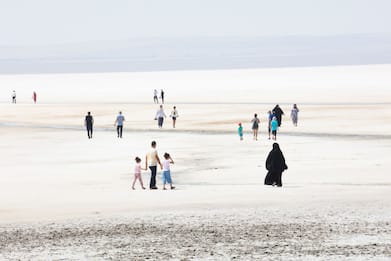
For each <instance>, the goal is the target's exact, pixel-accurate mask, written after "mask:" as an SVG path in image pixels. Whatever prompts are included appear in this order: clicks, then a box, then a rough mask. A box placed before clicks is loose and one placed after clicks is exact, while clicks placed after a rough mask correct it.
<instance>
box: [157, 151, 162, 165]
mask: <svg viewBox="0 0 391 261" xmlns="http://www.w3.org/2000/svg"><path fill="white" fill-rule="evenodd" d="M156 161H157V162H158V163H159V165H160V168H161V169H163V165H162V163H161V162H160V159H159V156H158V155H157V152H156Z"/></svg>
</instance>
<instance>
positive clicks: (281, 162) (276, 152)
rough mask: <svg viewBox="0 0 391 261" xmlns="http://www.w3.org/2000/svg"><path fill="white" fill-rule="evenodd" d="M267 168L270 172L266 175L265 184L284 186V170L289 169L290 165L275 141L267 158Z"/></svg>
mask: <svg viewBox="0 0 391 261" xmlns="http://www.w3.org/2000/svg"><path fill="white" fill-rule="evenodd" d="M266 169H267V170H268V172H267V175H266V177H265V185H272V186H277V187H282V180H281V176H282V172H284V171H285V170H287V169H288V166H287V165H286V163H285V158H284V155H283V154H282V151H281V149H280V146H279V145H278V143H273V149H272V150H271V151H270V152H269V155H268V156H267V159H266Z"/></svg>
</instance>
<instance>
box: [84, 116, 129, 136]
mask: <svg viewBox="0 0 391 261" xmlns="http://www.w3.org/2000/svg"><path fill="white" fill-rule="evenodd" d="M124 121H125V116H124V115H122V111H120V112H119V113H118V115H117V117H116V119H115V121H114V126H116V127H117V137H118V138H121V139H122V130H123V126H124ZM84 126H85V127H86V129H87V136H88V138H89V139H92V133H93V130H94V117H92V115H91V112H90V111H89V112H87V115H86V117H85V119H84Z"/></svg>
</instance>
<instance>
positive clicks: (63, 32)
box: [0, 0, 391, 46]
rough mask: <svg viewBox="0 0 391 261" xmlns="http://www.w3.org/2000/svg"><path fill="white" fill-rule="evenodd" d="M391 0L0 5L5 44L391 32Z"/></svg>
mask: <svg viewBox="0 0 391 261" xmlns="http://www.w3.org/2000/svg"><path fill="white" fill-rule="evenodd" d="M390 10H391V1H389V0H266V1H265V0H137V1H136V0H0V35H1V38H0V45H3V46H4V45H36V44H38V45H41V44H53V43H72V42H75V43H76V42H89V41H97V40H100V41H102V40H107V41H111V40H122V39H130V38H143V37H216V36H235V37H240V36H246V37H260V36H284V35H336V34H337V35H339V34H368V33H369V34H376V33H391V26H390V25H391V15H389V13H390Z"/></svg>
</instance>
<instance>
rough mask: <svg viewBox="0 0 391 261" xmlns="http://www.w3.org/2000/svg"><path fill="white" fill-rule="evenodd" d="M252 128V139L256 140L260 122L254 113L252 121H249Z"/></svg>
mask: <svg viewBox="0 0 391 261" xmlns="http://www.w3.org/2000/svg"><path fill="white" fill-rule="evenodd" d="M251 122H252V124H253V125H252V126H251V129H252V130H253V139H254V140H258V128H259V123H260V120H259V119H258V114H256V113H254V119H252V120H251Z"/></svg>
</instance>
